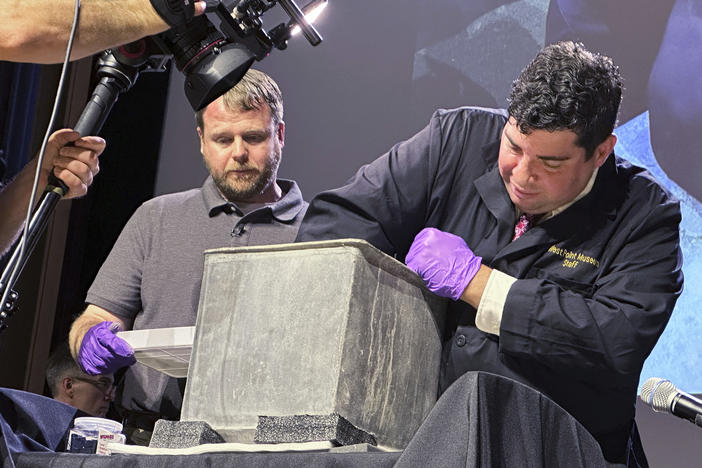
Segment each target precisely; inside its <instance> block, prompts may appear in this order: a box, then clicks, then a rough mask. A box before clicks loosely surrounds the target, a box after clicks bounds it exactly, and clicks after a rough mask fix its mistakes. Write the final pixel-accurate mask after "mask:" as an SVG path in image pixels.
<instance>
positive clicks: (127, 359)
mask: <svg viewBox="0 0 702 468" xmlns="http://www.w3.org/2000/svg"><path fill="white" fill-rule="evenodd" d="M118 331H119V325H117V324H116V323H114V322H100V323H98V324H96V325H93V326H92V327H90V330H88V331H87V332H86V334H85V336H84V337H83V341H82V342H81V344H80V350H79V351H78V359H77V361H78V364H79V365H80V367H81V368H82V369H83V370H84V371H85V372H86V373H88V374H90V375H98V374H112V373H114V372H115V371H116V370H118V369H120V368H122V367H125V366H131V365H132V364H134V363H135V362H136V358H134V350H133V349H132V347H131V346H129V343H127V342H126V341H124V340H123V339H122V338H120V337H118V336H117V332H118Z"/></svg>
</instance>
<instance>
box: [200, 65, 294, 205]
mask: <svg viewBox="0 0 702 468" xmlns="http://www.w3.org/2000/svg"><path fill="white" fill-rule="evenodd" d="M195 119H196V120H197V134H198V136H199V137H200V151H201V153H202V156H203V159H204V160H205V165H206V166H207V169H208V170H209V172H210V174H211V175H212V178H213V179H214V181H215V184H216V185H217V188H218V189H219V191H220V192H221V193H222V195H223V196H224V197H225V198H226V199H228V200H229V201H232V202H237V201H241V202H251V203H257V202H261V203H263V202H272V201H275V200H277V199H278V198H279V197H280V189H279V188H278V186H277V184H276V176H277V173H278V165H279V164H280V157H281V154H282V148H283V144H284V142H285V123H284V122H283V98H282V95H281V92H280V89H279V88H278V85H277V84H276V83H275V81H273V79H272V78H271V77H269V76H268V75H266V74H265V73H263V72H260V71H258V70H253V69H251V70H249V71H248V72H247V73H246V75H244V77H243V78H242V79H241V81H239V83H237V85H236V86H234V87H233V88H232V89H230V90H229V91H227V92H226V93H225V94H224V95H222V96H221V97H219V98H218V99H216V100H215V101H213V102H212V103H211V104H209V105H208V106H206V107H205V108H204V109H202V110H200V111H198V112H196V113H195Z"/></svg>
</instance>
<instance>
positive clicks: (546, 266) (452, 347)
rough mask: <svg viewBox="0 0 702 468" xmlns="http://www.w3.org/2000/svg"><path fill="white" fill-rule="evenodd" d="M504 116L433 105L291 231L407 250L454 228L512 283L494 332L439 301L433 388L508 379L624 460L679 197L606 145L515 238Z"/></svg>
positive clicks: (676, 285)
mask: <svg viewBox="0 0 702 468" xmlns="http://www.w3.org/2000/svg"><path fill="white" fill-rule="evenodd" d="M506 120H507V114H506V112H505V111H501V110H490V109H479V108H460V109H455V110H440V111H437V112H436V113H435V114H434V116H433V117H432V119H431V121H430V123H429V125H428V126H427V127H426V128H425V129H423V130H422V131H421V132H419V133H418V134H416V135H415V136H413V137H412V138H410V139H409V140H407V141H405V142H402V143H399V144H397V145H395V146H394V147H393V148H392V149H391V150H390V151H389V152H388V153H386V154H385V155H383V156H381V157H380V158H378V159H377V160H375V161H374V162H372V163H370V164H368V165H366V166H364V167H362V168H361V169H360V170H359V171H358V172H357V173H356V175H355V176H354V177H352V178H351V179H350V181H349V182H348V183H347V184H346V185H345V186H343V187H341V188H338V189H335V190H330V191H327V192H323V193H321V194H319V195H317V196H316V197H315V198H314V199H313V200H312V202H311V203H310V206H309V209H308V211H307V215H306V216H305V218H304V220H303V222H302V226H301V227H300V231H299V233H298V237H297V240H298V241H313V240H323V239H335V238H349V237H352V238H360V239H365V240H367V241H369V242H370V243H372V244H373V245H375V246H376V247H378V248H379V249H381V250H383V251H384V252H385V253H387V254H389V255H391V256H395V257H397V258H398V259H399V260H403V259H404V257H405V255H406V254H407V251H408V250H409V247H410V245H411V244H412V240H413V239H414V237H415V235H416V234H417V233H418V232H419V231H420V230H421V229H422V228H424V227H435V228H438V229H440V230H442V231H447V232H450V233H453V234H456V235H458V236H460V237H462V238H463V239H464V240H465V241H466V243H467V244H468V246H469V247H470V248H471V249H472V250H473V251H474V252H475V254H476V255H478V256H481V257H482V259H483V264H485V265H487V266H488V267H491V268H493V269H496V270H499V271H501V272H503V273H506V274H508V275H511V276H513V277H515V278H517V281H516V282H515V283H514V284H513V285H512V286H511V288H510V290H509V293H508V295H507V298H506V302H505V305H504V311H503V316H502V322H501V325H500V333H499V336H498V335H494V334H489V333H485V332H483V331H481V330H479V329H478V328H476V326H475V312H476V311H475V309H474V308H472V307H470V306H469V305H468V304H465V303H463V302H455V303H450V304H449V307H448V311H447V328H446V330H445V337H446V341H445V345H444V357H443V361H442V375H441V387H442V389H444V390H445V389H446V388H447V387H448V385H450V384H451V383H452V382H453V381H455V380H456V379H457V378H459V377H460V376H461V375H463V374H464V373H465V372H468V371H486V372H491V373H495V374H499V375H504V376H506V377H509V378H512V379H515V380H517V381H519V382H522V383H525V384H527V385H529V386H531V387H533V388H536V389H537V390H539V391H541V392H543V393H544V394H546V395H548V396H549V397H550V398H551V399H553V400H554V401H555V402H556V403H558V404H559V405H560V406H562V407H563V408H564V409H566V410H567V411H568V412H569V413H570V414H572V415H573V416H575V418H576V419H578V420H579V421H580V422H581V423H582V424H583V425H584V426H585V427H586V428H587V429H588V430H589V431H590V432H591V433H592V434H593V435H594V436H595V438H596V439H597V440H598V442H599V443H600V445H601V446H602V448H603V452H604V454H605V457H606V458H607V459H608V460H610V461H613V462H625V461H626V460H628V459H629V460H632V462H633V458H634V457H640V455H641V453H642V448H641V444H640V441H639V440H638V438H637V437H635V438H634V440H633V441H632V442H633V445H631V444H630V436H631V434H632V433H635V431H633V425H634V410H635V402H636V391H637V387H638V382H639V376H640V372H641V368H642V366H643V362H644V360H645V358H646V357H647V356H648V355H649V353H650V352H651V350H652V349H653V346H654V345H655V343H656V341H657V340H658V337H659V336H660V334H661V333H662V331H663V329H664V328H665V325H666V324H667V322H668V319H669V317H670V314H671V313H672V310H673V307H674V304H675V301H676V299H677V297H678V296H679V294H680V292H681V291H682V270H681V267H682V259H681V254H680V248H679V233H678V225H679V223H680V207H679V203H678V202H677V200H675V199H674V197H672V196H671V195H669V194H668V193H667V192H666V191H665V190H664V189H663V188H662V187H660V186H659V185H658V184H657V183H656V181H655V180H654V179H653V177H652V176H651V175H650V174H649V173H648V172H646V171H645V170H644V169H641V168H638V167H635V166H632V165H631V164H629V163H628V162H626V161H624V160H622V159H620V158H616V157H615V156H614V155H610V156H609V157H608V158H607V160H606V162H605V163H604V164H603V165H602V166H601V167H600V169H599V172H598V174H597V177H596V180H595V182H594V185H593V187H592V190H591V191H590V193H589V194H588V195H586V196H584V197H583V198H581V199H580V200H578V201H577V202H575V203H574V204H573V205H571V206H570V207H568V208H567V209H566V210H564V211H563V212H561V213H560V214H557V215H556V216H554V217H552V218H550V219H547V220H545V221H543V222H541V223H539V224H538V225H536V226H534V227H532V228H531V229H530V230H529V231H528V232H527V233H525V234H524V235H523V236H521V237H520V238H519V239H517V240H516V241H514V242H512V236H513V229H514V224H515V222H516V210H515V207H514V205H513V204H512V202H511V200H510V198H509V194H508V193H507V190H506V189H505V186H504V183H503V181H502V178H501V176H500V174H499V170H498V167H497V159H498V150H499V145H500V136H501V133H502V129H503V128H504V125H505V122H506ZM630 449H631V450H630ZM637 454H638V455H637ZM644 463H645V462H644Z"/></svg>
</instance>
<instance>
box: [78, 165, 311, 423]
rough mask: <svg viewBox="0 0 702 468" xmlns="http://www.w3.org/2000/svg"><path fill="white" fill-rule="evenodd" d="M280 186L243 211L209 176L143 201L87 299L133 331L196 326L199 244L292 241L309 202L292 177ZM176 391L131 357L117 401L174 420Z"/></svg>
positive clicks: (202, 246) (200, 270)
mask: <svg viewBox="0 0 702 468" xmlns="http://www.w3.org/2000/svg"><path fill="white" fill-rule="evenodd" d="M278 185H279V186H280V188H281V189H282V191H283V194H284V195H283V197H282V198H281V199H280V200H279V201H277V202H276V203H273V204H271V205H265V206H262V207H259V208H255V209H253V210H251V211H249V212H247V213H246V214H245V213H244V211H242V210H241V209H240V208H239V207H238V206H236V204H234V203H231V202H228V201H226V200H224V199H223V198H222V196H221V195H220V193H219V192H218V190H217V188H216V187H215V184H214V182H213V180H212V178H211V177H208V178H207V180H205V183H204V184H203V186H202V187H201V188H199V189H193V190H188V191H185V192H179V193H174V194H169V195H163V196H160V197H156V198H154V199H152V200H149V201H147V202H145V203H144V204H143V205H141V206H140V207H139V208H138V209H137V211H136V212H135V213H134V215H133V216H132V217H131V219H130V220H129V222H127V225H126V226H125V227H124V230H123V231H122V233H121V234H120V236H119V239H117V242H116V243H115V245H114V247H113V248H112V251H111V252H110V255H109V256H108V257H107V259H106V260H105V263H104V264H103V265H102V267H101V268H100V271H99V272H98V275H97V277H96V278H95V281H94V282H93V284H92V286H91V287H90V290H89V291H88V295H87V298H86V302H87V303H90V304H95V305H96V306H99V307H102V308H103V309H105V310H107V311H109V312H111V313H113V314H115V315H117V316H119V317H120V318H122V319H123V320H124V321H125V322H127V323H128V324H129V323H131V324H132V328H133V329H135V330H138V329H147V328H162V327H182V326H191V325H194V324H195V319H196V316H197V306H198V300H199V294H200V285H201V281H202V273H203V265H204V256H203V252H204V251H205V250H207V249H212V248H218V247H237V246H247V245H263V244H281V243H286V242H293V241H294V240H295V236H296V235H297V230H298V228H299V226H300V222H301V221H302V218H303V217H304V214H305V211H306V209H307V203H306V202H305V201H304V200H303V199H302V194H301V193H300V190H299V188H298V186H297V184H296V183H295V182H294V181H290V180H283V179H278ZM169 381H171V382H169ZM167 387H168V388H167ZM180 393H181V392H180V391H179V390H178V386H177V384H176V382H175V379H170V378H168V377H166V376H165V375H164V374H161V373H160V372H156V371H152V370H151V369H148V368H146V367H145V366H142V365H141V364H138V363H137V364H135V365H134V366H132V367H131V368H130V369H129V371H128V372H127V375H126V377H125V385H124V386H123V391H122V395H121V397H120V396H119V395H118V403H119V404H121V405H122V406H123V407H125V408H127V409H140V410H148V411H154V412H159V413H162V414H163V416H165V417H168V418H178V417H179V415H180V405H181V402H182V400H181V395H180ZM162 395H163V398H162V397H161V396H162Z"/></svg>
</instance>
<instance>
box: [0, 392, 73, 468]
mask: <svg viewBox="0 0 702 468" xmlns="http://www.w3.org/2000/svg"><path fill="white" fill-rule="evenodd" d="M83 415H84V413H82V412H81V411H78V410H77V409H76V408H73V407H72V406H69V405H66V404H64V403H61V402H59V401H56V400H52V399H50V398H46V397H44V396H41V395H35V394H34V393H28V392H23V391H21V390H13V389H9V388H0V460H1V461H2V466H3V467H5V468H10V467H14V466H15V464H14V460H15V459H16V457H17V455H18V454H19V453H23V452H55V451H62V450H64V449H65V447H66V440H67V436H68V431H69V430H70V428H71V424H72V423H73V419H74V418H75V417H76V416H83ZM44 466H46V465H44Z"/></svg>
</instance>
